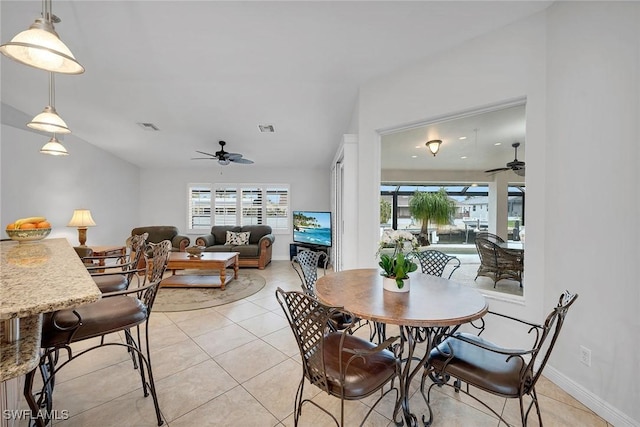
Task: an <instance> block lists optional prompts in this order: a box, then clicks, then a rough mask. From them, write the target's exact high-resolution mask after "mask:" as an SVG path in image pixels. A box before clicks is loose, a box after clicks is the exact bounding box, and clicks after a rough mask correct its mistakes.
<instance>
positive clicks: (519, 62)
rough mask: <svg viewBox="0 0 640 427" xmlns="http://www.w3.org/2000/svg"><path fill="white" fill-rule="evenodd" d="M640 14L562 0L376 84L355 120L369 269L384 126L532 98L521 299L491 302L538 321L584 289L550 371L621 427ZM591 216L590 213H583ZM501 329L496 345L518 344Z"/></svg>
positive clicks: (628, 383) (629, 332) (628, 384)
mask: <svg viewBox="0 0 640 427" xmlns="http://www.w3.org/2000/svg"><path fill="white" fill-rule="evenodd" d="M639 7H640V6H639V5H638V4H637V3H622V2H593V3H581V2H558V3H556V4H555V6H553V7H552V8H551V9H549V11H548V17H547V12H544V13H541V14H539V15H536V16H532V17H529V18H527V19H525V20H523V21H520V22H518V23H516V24H514V25H511V26H508V27H506V28H504V29H501V30H498V31H495V32H493V33H491V34H488V35H486V36H483V37H480V38H477V39H475V40H473V41H471V42H469V43H466V44H464V45H462V46H459V47H458V48H455V49H451V50H449V51H447V52H445V53H444V54H442V55H440V56H439V57H437V58H430V59H429V60H427V61H424V62H423V63H421V64H418V65H416V66H414V67H412V68H409V69H406V70H402V71H399V72H396V73H394V74H392V75H389V76H386V77H383V78H380V79H377V80H375V81H372V82H371V83H370V84H368V85H366V86H364V87H363V88H361V91H360V105H359V121H358V129H359V151H358V156H359V161H358V165H359V169H358V171H359V172H358V179H359V181H358V191H359V194H360V197H359V199H358V209H359V211H358V218H359V220H360V227H359V228H358V230H357V232H356V233H357V238H358V242H359V250H358V251H357V259H358V264H360V266H373V261H372V259H373V258H372V256H371V254H372V253H373V251H375V246H376V243H377V238H378V237H377V227H378V224H377V221H378V213H377V211H378V202H377V201H378V197H379V188H378V186H379V183H380V158H379V156H380V137H379V131H381V130H385V129H389V128H393V127H398V126H400V125H403V124H407V123H414V122H418V121H423V120H429V119H431V118H436V117H441V116H443V115H447V114H451V113H455V112H458V111H465V110H468V109H470V108H474V107H481V106H484V105H489V104H494V103H496V102H499V101H501V100H509V99H513V98H517V97H520V96H526V98H527V105H526V114H527V117H526V119H527V133H526V140H527V177H526V185H527V212H526V215H527V217H526V222H527V257H526V261H525V270H526V271H527V280H526V284H527V286H526V288H525V299H524V302H523V303H520V302H517V301H504V300H498V299H493V298H491V299H489V303H490V308H491V309H492V310H495V311H499V312H503V313H510V314H514V315H517V316H518V317H524V318H527V319H531V320H536V321H542V320H543V316H544V315H545V314H546V313H547V312H548V311H549V310H550V308H551V307H552V306H554V305H555V304H556V302H557V298H558V295H559V294H560V293H561V292H562V291H563V290H564V289H565V288H568V289H570V290H571V291H573V292H578V293H579V294H580V298H579V299H578V301H577V302H576V304H575V306H574V308H573V309H572V311H571V312H570V313H569V315H568V317H567V323H566V326H565V328H566V329H565V330H564V331H563V334H562V336H561V338H560V340H559V343H558V345H557V347H556V349H555V352H554V354H553V355H552V358H551V360H550V362H549V365H548V368H547V371H545V372H546V374H547V375H548V376H550V377H551V378H552V380H554V381H555V382H556V383H558V384H559V385H561V386H562V387H563V388H564V389H565V390H567V391H569V392H570V393H571V394H573V395H574V396H576V397H577V398H578V399H579V400H581V401H582V402H583V403H585V404H587V405H588V406H589V407H590V408H591V409H593V410H594V411H596V412H597V413H598V414H600V415H601V416H603V417H604V418H606V419H607V420H609V421H610V422H611V423H612V424H614V425H638V424H640V421H639V420H640V407H638V405H637V402H638V401H640V395H639V393H638V381H637V380H636V377H637V366H638V363H639V356H638V354H639V353H640V352H639V350H640V348H639V342H638V341H639V338H638V337H639V336H640V334H639V333H638V330H639V329H638V326H640V325H639V320H638V315H637V313H638V312H639V311H640V297H639V291H638V289H639V288H640V287H639V286H638V274H639V271H638V260H640V256H639V250H638V242H639V237H640V232H639V226H638V223H637V221H635V218H637V217H638V215H639V214H640V210H639V206H640V202H639V197H640V196H639V194H640V192H638V185H640V180H639V178H638V172H637V170H638V167H637V165H638V162H639V161H640V154H639V150H638V148H637V147H638V142H637V136H638V122H639V120H638V119H639V116H640V115H639V107H638V105H639V82H638V79H639V72H638V71H639V68H638V58H639V51H640V49H639V42H638V39H639V34H638V32H639V30H638V29H639V28H640V25H639V24H640V22H639V17H640V12H639ZM547 61H548V62H549V64H548V65H547ZM547 126H548V130H547ZM596 208H597V209H596ZM602 209H604V210H605V211H604V212H603V210H602ZM584 211H589V212H593V214H590V215H585V216H578V215H576V214H575V212H584ZM616 230H619V232H620V235H619V238H617V237H616ZM605 239H606V240H605ZM495 326H498V329H496V331H497V332H494V335H493V337H492V338H494V339H497V340H498V341H500V342H513V341H512V340H511V339H510V338H511V337H510V336H509V331H506V330H504V329H502V328H501V325H495ZM580 345H585V346H586V347H589V348H590V349H591V350H592V352H593V353H592V357H593V360H592V363H593V364H592V366H591V367H590V368H588V367H586V366H584V365H582V364H580V363H579V346H580ZM614 361H615V362H614Z"/></svg>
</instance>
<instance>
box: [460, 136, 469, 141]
mask: <svg viewBox="0 0 640 427" xmlns="http://www.w3.org/2000/svg"><path fill="white" fill-rule="evenodd" d="M458 139H459V140H460V141H462V140H464V139H467V137H466V136H461V137H460V138H458Z"/></svg>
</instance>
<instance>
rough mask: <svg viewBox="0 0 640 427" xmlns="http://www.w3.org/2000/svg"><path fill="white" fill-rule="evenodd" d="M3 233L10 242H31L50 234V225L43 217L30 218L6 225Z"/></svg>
mask: <svg viewBox="0 0 640 427" xmlns="http://www.w3.org/2000/svg"><path fill="white" fill-rule="evenodd" d="M5 231H6V233H7V236H9V238H10V239H11V240H16V241H18V242H20V243H22V242H32V241H34V240H42V239H44V238H45V237H47V236H48V235H49V233H51V224H50V223H49V221H47V219H46V218H45V217H43V216H32V217H29V218H20V219H19V220H17V221H14V222H13V223H11V224H9V225H7V228H6V229H5Z"/></svg>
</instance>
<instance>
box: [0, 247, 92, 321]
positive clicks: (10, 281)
mask: <svg viewBox="0 0 640 427" xmlns="http://www.w3.org/2000/svg"><path fill="white" fill-rule="evenodd" d="M0 244H1V246H0V255H1V270H0V320H3V319H12V318H20V317H30V316H35V315H37V314H40V313H48V312H51V311H56V310H61V309H65V308H73V307H77V306H80V305H84V304H88V303H91V302H94V301H97V300H98V299H99V298H100V297H101V293H100V289H98V287H97V286H96V284H95V282H94V281H93V279H92V278H91V275H90V274H89V272H88V271H87V269H86V268H85V266H84V264H82V261H81V260H80V258H79V257H78V255H77V254H76V252H75V250H74V249H73V247H71V245H70V244H69V242H68V241H67V240H66V239H44V240H39V241H35V242H26V243H18V242H15V241H5V242H1V243H0Z"/></svg>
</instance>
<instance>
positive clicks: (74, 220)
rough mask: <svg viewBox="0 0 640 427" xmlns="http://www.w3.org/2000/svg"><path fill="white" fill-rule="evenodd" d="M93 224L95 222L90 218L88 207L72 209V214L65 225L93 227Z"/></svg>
mask: <svg viewBox="0 0 640 427" xmlns="http://www.w3.org/2000/svg"><path fill="white" fill-rule="evenodd" d="M94 225H96V223H95V222H94V221H93V218H91V211H90V210H89V209H76V210H74V211H73V216H72V217H71V221H69V224H67V227H93V226H94Z"/></svg>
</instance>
